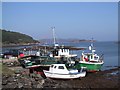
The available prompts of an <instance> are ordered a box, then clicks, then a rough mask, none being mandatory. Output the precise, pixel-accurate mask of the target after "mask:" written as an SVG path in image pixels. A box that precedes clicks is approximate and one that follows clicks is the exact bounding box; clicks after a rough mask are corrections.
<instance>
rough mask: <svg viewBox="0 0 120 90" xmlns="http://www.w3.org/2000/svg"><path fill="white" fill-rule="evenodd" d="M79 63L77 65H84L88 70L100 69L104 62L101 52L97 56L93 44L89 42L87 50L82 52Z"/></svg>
mask: <svg viewBox="0 0 120 90" xmlns="http://www.w3.org/2000/svg"><path fill="white" fill-rule="evenodd" d="M79 63H80V64H79V66H80V67H86V68H87V71H88V72H95V71H100V70H101V66H102V65H103V64H104V61H103V54H102V55H101V56H99V55H98V54H97V53H96V50H95V48H94V47H93V44H91V45H90V46H89V52H84V51H83V52H82V55H81V59H80V61H79Z"/></svg>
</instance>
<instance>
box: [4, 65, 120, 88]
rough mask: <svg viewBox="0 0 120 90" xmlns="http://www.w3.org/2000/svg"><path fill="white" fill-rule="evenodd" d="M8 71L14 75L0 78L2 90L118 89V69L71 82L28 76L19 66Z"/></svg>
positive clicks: (27, 71) (89, 75)
mask: <svg viewBox="0 0 120 90" xmlns="http://www.w3.org/2000/svg"><path fill="white" fill-rule="evenodd" d="M8 68H9V69H10V70H14V72H15V74H12V75H6V74H3V76H2V80H3V82H2V87H3V89H9V88H32V89H33V88H43V89H44V88H46V89H48V88H66V89H67V88H69V89H79V88H87V89H91V88H106V89H107V88H116V89H117V88H119V83H118V79H119V75H120V74H119V69H120V67H119V68H115V69H110V70H105V71H99V72H95V73H87V76H86V77H84V78H80V79H73V80H59V79H50V78H43V77H41V75H38V74H32V77H31V75H30V74H29V70H28V69H24V68H22V67H21V66H18V67H8Z"/></svg>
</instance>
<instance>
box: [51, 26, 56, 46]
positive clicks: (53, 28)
mask: <svg viewBox="0 0 120 90" xmlns="http://www.w3.org/2000/svg"><path fill="white" fill-rule="evenodd" d="M51 28H52V30H53V41H54V45H55V43H56V41H55V27H51Z"/></svg>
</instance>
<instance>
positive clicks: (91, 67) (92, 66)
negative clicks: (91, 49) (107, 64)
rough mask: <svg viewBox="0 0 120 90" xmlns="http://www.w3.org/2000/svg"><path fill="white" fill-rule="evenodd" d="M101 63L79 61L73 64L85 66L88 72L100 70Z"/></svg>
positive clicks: (78, 66)
mask: <svg viewBox="0 0 120 90" xmlns="http://www.w3.org/2000/svg"><path fill="white" fill-rule="evenodd" d="M102 65H103V64H88V63H87V64H86V63H79V64H77V65H76V66H75V68H77V69H80V68H81V67H86V69H87V71H88V72H94V71H100V70H101V67H102Z"/></svg>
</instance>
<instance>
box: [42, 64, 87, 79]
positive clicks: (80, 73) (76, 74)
mask: <svg viewBox="0 0 120 90" xmlns="http://www.w3.org/2000/svg"><path fill="white" fill-rule="evenodd" d="M43 72H44V74H45V76H46V77H47V78H53V79H75V78H81V77H85V76H86V71H85V68H84V67H82V68H81V69H80V70H77V69H68V68H67V67H66V65H65V64H52V65H51V66H50V67H49V70H43Z"/></svg>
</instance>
